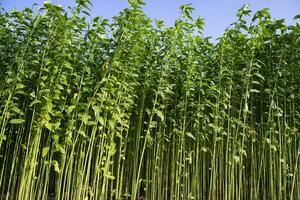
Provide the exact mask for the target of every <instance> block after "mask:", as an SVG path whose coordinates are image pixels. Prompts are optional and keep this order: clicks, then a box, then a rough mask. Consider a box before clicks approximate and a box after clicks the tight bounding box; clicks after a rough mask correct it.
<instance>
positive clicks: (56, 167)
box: [52, 160, 60, 173]
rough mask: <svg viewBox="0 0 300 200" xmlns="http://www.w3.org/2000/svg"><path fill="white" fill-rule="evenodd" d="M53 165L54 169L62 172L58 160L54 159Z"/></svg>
mask: <svg viewBox="0 0 300 200" xmlns="http://www.w3.org/2000/svg"><path fill="white" fill-rule="evenodd" d="M52 165H53V167H54V171H55V172H57V173H60V169H59V164H58V162H57V161H56V160H53V161H52Z"/></svg>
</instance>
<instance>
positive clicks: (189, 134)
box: [185, 132, 196, 140]
mask: <svg viewBox="0 0 300 200" xmlns="http://www.w3.org/2000/svg"><path fill="white" fill-rule="evenodd" d="M185 134H186V136H188V137H189V138H191V139H193V140H196V138H195V137H194V136H193V134H192V133H190V132H186V133H185Z"/></svg>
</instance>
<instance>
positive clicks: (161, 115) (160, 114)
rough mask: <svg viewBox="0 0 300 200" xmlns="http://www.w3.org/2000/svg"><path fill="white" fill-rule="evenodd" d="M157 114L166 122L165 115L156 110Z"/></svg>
mask: <svg viewBox="0 0 300 200" xmlns="http://www.w3.org/2000/svg"><path fill="white" fill-rule="evenodd" d="M155 113H156V114H157V116H158V117H159V118H160V119H161V121H164V119H165V117H164V114H163V113H162V112H161V111H160V110H155Z"/></svg>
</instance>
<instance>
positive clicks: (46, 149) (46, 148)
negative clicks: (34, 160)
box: [42, 147, 50, 158]
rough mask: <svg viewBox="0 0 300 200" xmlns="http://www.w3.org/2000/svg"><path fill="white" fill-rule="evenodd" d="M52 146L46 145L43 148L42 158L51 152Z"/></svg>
mask: <svg viewBox="0 0 300 200" xmlns="http://www.w3.org/2000/svg"><path fill="white" fill-rule="evenodd" d="M49 150H50V148H49V147H44V148H43V150H42V158H44V157H45V156H46V155H47V154H48V152H49Z"/></svg>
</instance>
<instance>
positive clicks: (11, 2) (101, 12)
mask: <svg viewBox="0 0 300 200" xmlns="http://www.w3.org/2000/svg"><path fill="white" fill-rule="evenodd" d="M91 1H92V3H93V4H94V6H93V7H92V9H91V16H93V17H95V16H104V17H105V18H111V17H112V16H114V15H117V14H118V13H119V11H120V10H122V9H123V8H125V7H127V6H128V4H127V0H91ZM42 2H43V0H0V3H1V4H2V6H3V7H4V8H5V9H6V10H10V9H11V8H17V9H22V8H24V7H30V6H31V5H32V4H33V3H38V4H40V5H41V4H42ZM52 2H55V3H58V4H63V5H64V6H68V5H71V6H72V5H74V2H75V0H53V1H52ZM145 2H146V4H147V5H146V6H145V8H144V11H145V12H146V13H147V14H148V15H149V16H150V17H151V18H156V19H162V20H164V21H165V24H166V25H167V26H169V25H172V24H173V22H174V20H175V19H176V18H177V17H178V16H179V7H180V5H182V4H187V3H192V6H193V7H194V8H195V11H194V16H201V17H202V18H204V19H205V23H206V26H205V31H204V34H205V36H213V37H214V38H217V37H218V36H220V35H221V34H222V33H223V31H224V30H225V28H226V27H227V26H228V25H230V24H231V23H232V22H234V21H235V19H236V17H235V14H236V11H237V10H238V9H239V8H240V7H242V6H243V5H244V4H249V5H250V9H251V10H253V11H257V10H259V9H262V8H270V12H271V15H272V17H273V18H277V19H281V18H285V19H286V22H287V23H288V24H291V23H293V17H294V16H295V15H297V14H300V0H145Z"/></svg>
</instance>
